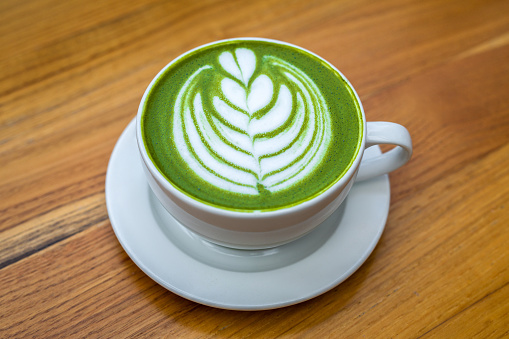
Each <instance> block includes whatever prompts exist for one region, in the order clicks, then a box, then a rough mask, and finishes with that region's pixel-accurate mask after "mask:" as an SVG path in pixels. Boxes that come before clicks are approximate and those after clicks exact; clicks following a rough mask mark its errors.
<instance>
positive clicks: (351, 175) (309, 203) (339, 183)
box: [136, 37, 367, 218]
mask: <svg viewBox="0 0 509 339" xmlns="http://www.w3.org/2000/svg"><path fill="white" fill-rule="evenodd" d="M230 41H265V42H271V43H275V44H280V45H286V46H290V47H293V48H297V49H299V50H301V51H304V52H305V53H309V54H311V55H312V56H314V57H316V58H318V59H320V60H322V61H323V62H325V63H326V64H327V65H328V66H330V67H331V68H332V69H333V70H334V71H335V72H337V73H338V74H339V75H340V76H341V78H342V79H343V80H344V81H345V82H346V84H347V85H348V86H349V87H350V89H351V91H352V93H353V95H354V97H355V100H356V101H357V104H358V105H359V109H360V114H361V120H362V124H363V126H362V138H361V142H360V146H359V149H358V151H357V154H356V156H355V158H354V159H353V161H352V164H351V165H350V167H349V168H348V170H347V171H346V173H344V174H343V176H342V177H341V178H339V179H337V180H336V181H335V182H334V183H333V184H332V185H330V186H329V187H328V188H327V189H325V190H324V191H323V192H321V193H319V194H318V195H317V196H315V197H313V198H310V199H307V200H304V201H302V202H297V203H295V204H292V205H291V206H288V207H284V206H283V207H281V208H278V209H270V210H244V209H234V208H226V207H224V208H222V207H221V206H219V205H217V206H216V205H214V204H209V203H205V202H202V201H200V200H199V199H197V198H193V197H192V196H191V195H190V194H186V193H184V192H182V191H181V190H180V189H178V188H177V187H175V186H174V184H172V183H171V182H170V180H168V179H167V178H166V177H165V176H164V175H163V174H162V173H161V172H160V171H159V170H158V168H157V167H156V166H155V164H154V163H153V162H152V160H151V159H150V156H149V155H148V153H147V150H146V148H145V144H144V141H143V137H142V131H141V117H142V114H143V108H144V105H145V102H146V100H147V97H148V95H149V93H150V91H151V90H152V88H153V86H154V84H155V83H156V82H157V80H158V79H159V78H160V76H161V75H162V74H164V72H166V70H167V69H168V68H169V67H171V66H172V65H173V64H174V63H176V62H177V61H179V60H180V59H182V58H184V57H186V56H187V55H189V54H191V53H193V52H195V51H197V50H200V49H202V48H205V47H208V46H212V45H216V44H221V43H225V42H230ZM366 130H367V129H366V117H365V113H364V107H363V106H362V102H361V100H360V98H359V96H358V94H357V92H356V91H355V88H354V87H353V86H352V84H351V83H350V81H349V80H348V79H347V78H346V77H345V75H344V74H343V73H341V71H339V70H338V69H337V68H336V67H335V66H334V65H333V64H331V63H330V62H329V61H327V60H325V59H324V58H323V57H321V56H319V55H317V54H316V53H313V52H311V51H309V50H307V49H305V48H303V47H300V46H297V45H294V44H292V43H288V42H285V41H280V40H275V39H269V38H261V37H237V38H228V39H222V40H216V41H212V42H209V43H206V44H202V45H200V46H197V47H195V48H193V49H190V50H188V51H186V52H184V53H182V54H180V55H179V56H177V57H176V58H174V59H172V60H171V61H170V62H169V63H168V64H166V65H165V66H164V67H163V68H162V69H161V70H160V71H159V72H158V73H157V75H156V76H155V77H154V78H153V79H152V80H151V82H150V83H149V85H148V86H147V88H146V90H145V92H144V93H143V96H142V99H141V101H140V105H139V106H138V112H137V114H136V140H137V145H138V149H139V151H140V154H141V157H142V161H143V162H144V164H145V165H146V167H147V169H148V170H149V172H150V174H151V175H152V176H153V177H154V179H155V180H156V181H157V183H158V184H159V185H161V186H163V188H164V189H165V190H167V191H169V192H170V193H171V194H172V195H173V196H175V197H177V198H178V199H180V200H181V201H183V202H184V203H186V204H188V205H191V206H193V207H195V208H198V209H201V210H202V211H204V212H206V213H211V214H215V215H222V216H227V217H234V218H246V217H247V218H252V217H255V216H258V217H260V216H263V217H281V216H282V217H284V216H285V215H290V214H292V213H294V212H296V211H301V210H305V209H307V208H310V207H313V206H315V205H320V203H321V202H323V201H324V200H326V201H329V200H330V198H331V195H333V194H335V192H336V191H337V190H338V189H341V188H343V187H344V186H346V184H347V183H348V182H349V181H350V180H354V179H355V174H356V173H357V170H358V167H359V165H360V162H361V160H362V155H363V153H364V149H365V143H366Z"/></svg>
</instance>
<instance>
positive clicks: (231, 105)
mask: <svg viewBox="0 0 509 339" xmlns="http://www.w3.org/2000/svg"><path fill="white" fill-rule="evenodd" d="M206 77H207V78H208V79H210V78H211V77H212V78H214V79H215V81H212V82H210V81H208V83H209V84H210V88H208V87H207V86H203V83H204V79H205V78H206ZM214 84H218V86H217V85H216V86H214ZM330 126H331V123H330V115H329V112H328V109H327V105H326V103H325V100H324V98H323V96H322V94H321V93H320V90H319V88H318V86H317V85H316V84H315V83H314V82H313V80H312V79H311V78H310V77H309V76H308V75H306V73H305V72H304V71H303V70H301V69H299V68H297V67H295V66H293V65H291V64H290V63H288V62H287V61H285V60H282V59H280V58H277V57H275V56H271V55H257V54H255V52H253V51H252V50H251V49H248V48H237V49H234V50H232V51H223V52H221V53H220V54H218V56H217V62H216V63H213V64H210V65H204V66H202V67H200V68H198V69H197V70H196V71H195V72H194V73H192V74H191V75H189V77H188V79H187V80H186V81H185V82H184V84H183V86H182V87H181V88H180V90H179V92H178V95H177V99H176V102H175V105H174V114H173V142H174V144H175V147H176V148H177V150H178V152H179V154H180V156H181V157H182V158H183V159H184V160H185V162H186V163H187V164H188V165H189V167H190V169H191V170H192V171H194V172H195V174H196V175H197V176H199V177H200V178H202V179H204V180H206V181H207V182H208V183H210V184H211V185H213V186H215V187H217V188H220V189H223V190H226V191H229V192H235V193H240V194H247V195H258V194H260V193H261V192H263V191H269V192H277V191H281V190H285V189H288V188H289V187H291V186H292V185H295V184H298V183H299V182H300V181H302V180H304V179H306V178H307V177H308V176H309V175H310V174H311V173H313V172H314V171H315V170H316V168H317V167H318V166H319V165H320V163H321V162H322V161H323V160H324V159H325V153H326V152H327V150H328V148H329V145H330V141H331V127H330Z"/></svg>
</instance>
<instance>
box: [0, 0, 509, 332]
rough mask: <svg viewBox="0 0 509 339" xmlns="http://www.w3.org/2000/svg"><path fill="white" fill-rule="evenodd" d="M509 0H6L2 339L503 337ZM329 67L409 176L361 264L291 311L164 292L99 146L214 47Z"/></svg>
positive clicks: (0, 27)
mask: <svg viewBox="0 0 509 339" xmlns="http://www.w3.org/2000/svg"><path fill="white" fill-rule="evenodd" d="M508 13H509V1H506V0H499V1H495V0H493V1H491V0H483V1H463V0H462V1H459V0H450V1H443V0H430V1H405V0H388V1H365V0H360V1H353V0H352V1H350V0H348V1H276V0H266V1H250V2H248V1H221V0H211V1H202V2H199V1H189V0H188V1H180V0H179V1H162V0H146V1H125V0H107V1H82V0H69V1H57V0H26V1H7V0H4V1H2V2H0V46H1V47H0V48H1V53H0V232H1V233H0V234H1V236H0V265H1V266H0V267H1V270H0V286H1V287H0V289H1V292H0V305H1V307H0V308H1V310H2V311H1V312H0V337H3V338H6V337H39V338H49V337H87V338H90V337H103V338H107V337H126V336H141V337H161V336H167V337H174V336H182V337H191V338H198V337H211V336H217V337H275V336H282V337H294V336H297V337H320V336H331V337H347V338H360V337H367V338H374V337H376V338H390V337H396V336H400V337H403V338H415V337H438V338H451V337H456V336H457V337H462V338H471V337H501V336H504V335H505V336H507V335H508V334H509V301H508V300H509V284H508V282H509V270H508V267H509V250H508V247H509V232H508V226H509V143H508V141H509V15H508ZM237 36H260V37H268V38H274V39H278V40H284V41H288V42H291V43H294V44H297V45H300V46H303V47H305V48H307V49H309V50H312V51H314V52H315V53H317V54H319V55H321V56H323V57H324V58H325V59H327V60H329V61H330V62H331V63H333V64H334V65H336V66H337V67H338V68H339V69H340V70H341V71H342V72H343V73H344V74H345V75H346V76H347V77H348V78H349V79H350V81H351V82H352V83H353V85H354V86H355V87H356V89H357V91H358V93H359V95H360V97H361V99H362V101H363V103H364V106H365V110H366V115H367V118H368V120H371V121H374V120H383V121H394V122H398V123H401V124H403V125H405V126H407V127H408V129H409V130H410V132H411V134H412V137H413V142H414V156H413V158H412V160H411V161H410V163H409V164H407V165H406V166H405V167H403V168H401V169H399V170H397V171H395V172H394V173H392V174H391V175H390V180H391V190H392V192H391V194H392V200H391V207H390V211H389V218H388V221H387V224H386V229H385V231H384V233H383V236H382V238H381V240H380V242H379V243H378V246H377V247H376V248H375V250H374V252H373V253H372V254H371V256H370V257H369V258H368V260H367V261H366V263H365V264H364V265H363V266H362V267H361V268H360V269H359V270H358V271H357V272H356V273H355V274H353V275H352V276H351V277H350V278H349V279H348V280H346V281H345V282H343V283H342V284H340V285H339V286H337V287H335V288H334V289H332V290H331V291H329V292H327V293H325V294H323V295H321V296H319V297H316V298H314V299H312V300H309V301H307V302H303V303H300V304H298V305H294V306H290V307H285V308H281V309H276V310H269V311H259V312H238V311H228V310H221V309H215V308H211V307H208V306H203V305H199V304H197V303H195V302H192V301H188V300H186V299H184V298H181V297H179V296H177V295H175V294H173V293H172V292H169V291H167V290H166V289H164V288H163V287H161V286H160V285H158V284H157V283H155V282H154V281H153V280H151V279H150V278H149V277H148V276H147V275H145V274H144V273H143V272H142V271H141V270H140V269H139V268H138V267H137V266H136V265H135V264H134V263H133V262H132V261H131V260H130V259H129V257H128V256H127V254H126V253H125V252H124V250H123V249H122V247H121V245H120V244H119V242H118V241H117V239H116V237H115V234H114V233H113V230H112V227H111V224H110V221H109V218H108V214H107V210H106V204H105V193H104V192H105V189H104V187H105V186H104V182H105V175H106V170H107V164H108V159H109V157H110V154H111V152H112V149H113V147H114V145H115V142H116V141H117V139H118V137H119V136H120V134H121V132H122V131H123V130H124V128H125V127H126V126H127V124H128V123H129V121H130V120H131V119H133V117H134V116H135V114H136V111H137V106H138V103H139V101H140V99H141V96H142V94H143V92H144V90H145V88H146V86H147V85H148V83H149V82H150V80H151V79H152V78H153V77H154V75H155V74H156V73H157V72H158V71H159V70H160V69H161V68H162V67H163V66H164V65H165V64H166V63H168V62H169V61H170V60H171V59H173V58H174V57H176V56H178V55H179V54H181V53H183V52H184V51H186V50H188V49H191V48H193V47H196V46H198V45H200V44H203V43H207V42H210V41H213V40H218V39H223V38H230V37H237Z"/></svg>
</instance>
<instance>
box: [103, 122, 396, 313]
mask: <svg viewBox="0 0 509 339" xmlns="http://www.w3.org/2000/svg"><path fill="white" fill-rule="evenodd" d="M134 124H135V119H133V120H131V122H130V123H129V124H128V125H127V127H126V128H125V129H124V130H123V132H122V134H121V135H120V137H119V139H118V141H117V143H116V144H115V147H114V149H113V152H112V154H111V157H110V160H109V163H108V169H107V173H106V181H105V199H106V205H107V210H108V216H109V219H110V223H111V226H112V228H113V231H114V233H115V236H116V237H117V240H118V241H119V243H120V244H121V246H122V247H123V249H124V250H125V251H126V253H127V254H128V256H129V257H130V258H131V260H132V261H133V262H134V263H135V264H136V265H137V266H138V267H139V268H140V269H141V270H142V271H143V272H144V273H145V274H147V275H148V276H149V277H150V278H151V279H153V280H154V281H156V282H157V283H158V284H160V285H161V286H163V287H165V288H166V289H168V290H169V291H171V292H173V293H175V294H177V295H179V296H181V297H183V298H186V299H188V300H191V301H194V302H197V303H199V304H203V305H207V306H212V307H216V308H221V309H229V310H244V311H254V310H268V309H276V308H281V307H286V306H290V305H294V304H297V303H301V302H304V301H306V300H309V299H312V298H315V297H317V296H319V295H321V294H323V293H326V292H328V291H330V290H331V289H333V288H334V287H336V286H338V285H339V284H340V283H342V282H344V281H345V280H346V279H348V277H350V276H351V275H352V274H353V273H354V272H355V271H357V270H358V269H359V268H360V266H362V264H363V263H364V262H365V261H366V260H367V258H368V257H369V256H370V255H371V253H372V252H373V250H374V249H375V247H376V245H377V243H378V242H379V240H380V238H381V236H382V233H383V231H384V229H385V225H386V221H387V217H388V213H389V206H390V182H389V178H388V175H383V176H380V177H378V178H374V179H371V180H368V181H365V182H362V183H356V184H355V185H354V186H353V188H352V190H354V189H355V187H356V186H357V185H364V186H367V185H370V183H371V184H372V183H374V182H378V183H379V184H383V186H385V187H384V192H383V193H384V194H383V195H384V196H383V197H380V199H381V200H384V201H383V202H384V203H385V206H384V207H383V208H381V207H382V206H380V205H378V206H379V208H378V211H381V210H383V211H384V213H383V216H381V217H380V218H379V219H378V225H377V227H376V228H377V231H376V233H375V232H374V233H373V234H371V241H370V242H369V243H368V244H367V245H366V248H365V249H364V250H363V253H362V255H360V256H359V257H358V258H357V260H356V261H355V263H354V264H353V265H351V267H349V268H348V269H346V270H344V271H342V272H337V274H336V278H335V279H332V280H328V282H327V283H324V284H323V286H321V288H318V289H313V290H312V291H311V290H309V291H307V292H306V293H304V294H303V295H302V296H300V297H292V298H288V299H287V300H285V301H274V302H272V303H270V302H269V303H267V302H266V303H263V304H256V303H252V302H251V303H249V302H241V301H238V302H236V303H234V302H226V301H224V300H223V301H221V300H218V298H211V297H210V296H209V297H207V296H199V295H196V294H193V293H191V292H190V291H189V290H186V289H185V288H182V286H180V287H179V286H177V285H176V284H175V282H171V281H167V279H165V278H164V277H163V276H162V275H161V274H160V273H162V272H161V270H159V272H158V271H157V269H156V270H154V267H153V266H152V267H151V266H150V263H147V262H145V261H144V260H143V259H142V258H141V257H140V255H139V253H138V254H137V251H138V250H137V249H135V246H131V245H132V239H129V238H128V237H127V236H126V234H125V230H124V229H123V225H122V224H121V222H120V221H119V220H118V219H117V217H116V215H117V211H116V208H115V207H114V206H117V202H116V201H114V196H115V188H114V187H113V186H114V182H115V181H114V180H113V179H112V177H113V175H114V170H115V166H116V162H117V160H118V159H119V157H122V156H125V155H124V154H122V153H123V152H125V150H123V147H126V145H125V144H127V143H128V137H129V135H128V134H129V133H132V134H133V135H132V137H133V138H135V134H134V133H135V130H134V128H135V125H134ZM133 143H134V145H135V146H136V141H135V140H133ZM373 148H375V149H376V148H377V150H376V152H377V153H380V148H379V147H378V146H374V147H373ZM136 157H137V161H141V158H140V157H139V155H138V154H136ZM139 169H140V170H142V168H141V164H140V168H139ZM131 170H132V169H131ZM147 186H148V183H147ZM347 200H348V198H347ZM381 203H382V202H380V204H381ZM342 223H343V222H340V223H339V225H338V227H339V226H340V225H341V224H342ZM124 228H125V227H124ZM167 240H168V239H167ZM167 243H168V244H171V241H169V240H168V241H167ZM170 246H173V249H174V250H177V251H181V250H180V249H179V248H178V246H176V245H174V244H173V245H170ZM181 252H182V251H181ZM182 254H183V255H187V254H186V253H184V252H182ZM313 255H314V254H313V253H312V254H310V255H309V257H313ZM190 259H191V260H194V261H195V264H196V265H197V266H198V267H199V266H200V265H201V266H202V267H207V268H209V269H215V270H216V271H217V273H218V275H221V274H222V273H223V274H225V272H227V271H224V270H221V269H217V268H213V267H211V266H208V265H207V264H206V263H203V262H201V261H198V260H196V259H194V258H190ZM307 259H309V258H307ZM147 264H148V265H147ZM292 265H297V266H299V265H302V269H304V268H305V267H304V266H305V264H303V263H301V262H297V263H295V264H292ZM168 269H169V270H171V269H172V267H170V268H168ZM220 271H222V272H220ZM275 273H276V274H277V270H276V272H275ZM229 274H234V275H235V274H237V275H243V274H244V275H245V274H246V273H245V272H229ZM250 278H255V279H256V275H254V276H253V275H251V277H250Z"/></svg>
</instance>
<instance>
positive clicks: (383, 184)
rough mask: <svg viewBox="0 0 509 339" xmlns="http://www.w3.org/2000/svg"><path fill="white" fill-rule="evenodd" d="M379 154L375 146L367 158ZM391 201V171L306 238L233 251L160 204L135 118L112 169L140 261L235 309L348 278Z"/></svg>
mask: <svg viewBox="0 0 509 339" xmlns="http://www.w3.org/2000/svg"><path fill="white" fill-rule="evenodd" d="M379 153H380V149H379V148H378V147H371V148H370V149H368V150H367V151H366V153H365V157H369V156H372V155H373V154H379ZM389 201H390V186H389V178H388V176H387V175H385V176H382V177H378V178H375V179H372V180H370V181H365V182H361V183H356V184H355V185H354V186H353V188H352V190H351V192H350V194H349V195H348V198H347V199H346V201H345V202H344V203H343V204H342V207H341V208H340V209H339V210H338V211H336V212H335V213H334V214H333V215H332V216H331V217H330V218H329V219H328V220H326V221H325V222H324V223H323V224H322V225H320V226H319V227H318V228H317V229H316V230H314V231H313V232H311V233H310V234H308V235H306V236H305V237H303V238H301V239H298V240H296V241H294V242H292V243H290V244H287V245H283V246H280V247H277V248H274V249H269V250H256V251H246V250H234V249H229V248H225V247H222V246H217V245H214V244H211V243H209V242H207V241H205V240H203V239H202V238H200V237H199V236H197V235H195V234H194V233H192V232H190V231H188V230H187V229H185V228H184V227H183V226H181V225H180V224H179V223H178V222H177V221H175V219H173V217H172V216H171V215H169V214H168V213H167V212H166V210H164V208H163V207H162V206H161V205H160V204H159V202H158V201H157V199H156V198H155V197H154V195H153V194H152V192H151V190H150V188H149V186H148V184H147V182H146V180H145V176H144V173H143V169H142V167H141V164H140V157H139V154H138V152H137V145H136V136H135V124H134V121H131V123H130V124H129V126H128V127H127V128H126V129H125V130H124V132H123V133H122V135H121V136H120V139H119V140H118V142H117V144H116V146H115V149H114V150H113V153H112V155H111V158H110V162H109V165H108V172H107V175H106V204H107V207H108V214H109V217H110V221H111V225H112V226H113V230H114V231H115V234H116V236H117V238H118V240H119V242H120V243H121V244H122V246H123V248H124V249H125V251H126V252H127V254H128V255H129V256H130V257H131V259H132V260H133V261H134V262H135V263H136V265H138V267H139V268H140V269H142V270H143V272H145V273H146V274H147V275H148V276H150V277H151V278H152V279H154V280H155V281H156V282H158V283H159V284H161V285H162V286H164V287H165V288H167V289H169V290H170V291H172V292H174V293H176V294H178V295H180V296H182V297H184V298H187V299H190V300H193V301H195V302H198V303H201V304H205V305H209V306H213V307H218V308H224V309H233V310H265V309H273V308H278V307H283V306H288V305H292V304H296V303H299V302H302V301H305V300H308V299H311V298H313V297H316V296H318V295H320V294H322V293H324V292H327V291H328V290H330V289H332V288H333V287H335V286H337V285H338V284H340V283H341V282H343V281H344V280H345V279H347V278H348V277H349V276H350V275H351V274H352V273H354V272H355V271H356V270H357V269H358V268H359V267H360V266H361V265H362V264H363V263H364V261H365V260H366V259H367V258H368V256H369V255H370V254H371V252H372V251H373V249H374V248H375V246H376V244H377V242H378V240H379V239H380V236H381V235H382V232H383V229H384V227H385V222H386V220H387V215H388V212H389Z"/></svg>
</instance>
